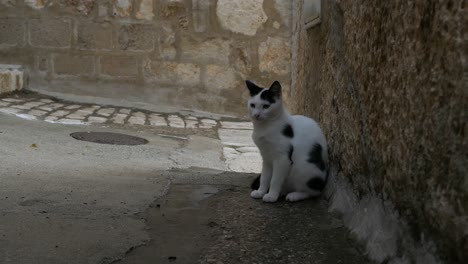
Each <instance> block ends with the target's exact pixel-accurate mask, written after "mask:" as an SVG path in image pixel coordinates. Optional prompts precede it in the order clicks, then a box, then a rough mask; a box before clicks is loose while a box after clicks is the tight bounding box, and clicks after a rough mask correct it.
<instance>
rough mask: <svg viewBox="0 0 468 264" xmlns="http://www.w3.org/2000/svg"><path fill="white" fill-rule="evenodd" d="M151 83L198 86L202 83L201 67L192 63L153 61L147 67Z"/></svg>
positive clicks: (146, 72)
mask: <svg viewBox="0 0 468 264" xmlns="http://www.w3.org/2000/svg"><path fill="white" fill-rule="evenodd" d="M145 75H146V76H147V77H148V78H149V79H150V81H155V82H158V83H161V84H169V85H182V86H196V85H198V84H199V83H200V66H198V65H195V64H191V63H177V62H161V61H152V62H148V63H147V64H146V65H145Z"/></svg>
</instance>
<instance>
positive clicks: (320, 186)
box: [307, 178, 326, 191]
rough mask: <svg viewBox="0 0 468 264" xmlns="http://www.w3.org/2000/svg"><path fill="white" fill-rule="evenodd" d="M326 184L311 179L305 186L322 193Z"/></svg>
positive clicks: (318, 179)
mask: <svg viewBox="0 0 468 264" xmlns="http://www.w3.org/2000/svg"><path fill="white" fill-rule="evenodd" d="M325 185H326V182H325V180H323V179H320V178H312V179H310V180H309V181H308V182H307V186H308V187H309V188H311V189H312V190H317V191H322V190H323V189H324V188H325Z"/></svg>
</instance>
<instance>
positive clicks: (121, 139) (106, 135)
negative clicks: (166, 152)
mask: <svg viewBox="0 0 468 264" xmlns="http://www.w3.org/2000/svg"><path fill="white" fill-rule="evenodd" d="M70 136H71V137H72V138H74V139H78V140H83V141H89V142H94V143H99V144H110V145H131V146H133V145H143V144H146V143H148V140H146V139H144V138H141V137H135V136H129V135H125V134H119V133H110V132H75V133H71V134H70Z"/></svg>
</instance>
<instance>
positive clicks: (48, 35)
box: [29, 18, 72, 48]
mask: <svg viewBox="0 0 468 264" xmlns="http://www.w3.org/2000/svg"><path fill="white" fill-rule="evenodd" d="M71 34H72V28H71V21H70V19H67V18H39V19H31V20H30V21H29V41H30V44H31V45H32V46H34V47H45V48H67V47H70V42H71Z"/></svg>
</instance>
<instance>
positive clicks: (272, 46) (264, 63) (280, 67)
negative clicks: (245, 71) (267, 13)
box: [258, 37, 291, 75]
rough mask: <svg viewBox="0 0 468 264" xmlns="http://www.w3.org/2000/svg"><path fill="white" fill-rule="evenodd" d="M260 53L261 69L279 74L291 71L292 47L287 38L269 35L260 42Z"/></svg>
mask: <svg viewBox="0 0 468 264" xmlns="http://www.w3.org/2000/svg"><path fill="white" fill-rule="evenodd" d="M258 54H259V57H260V63H259V69H260V71H262V72H273V73H275V74H278V75H285V74H287V73H289V72H290V68H291V67H290V60H291V48H290V45H289V41H288V40H287V39H285V38H272V37H268V39H267V41H265V42H262V43H261V44H260V46H259V48H258Z"/></svg>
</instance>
